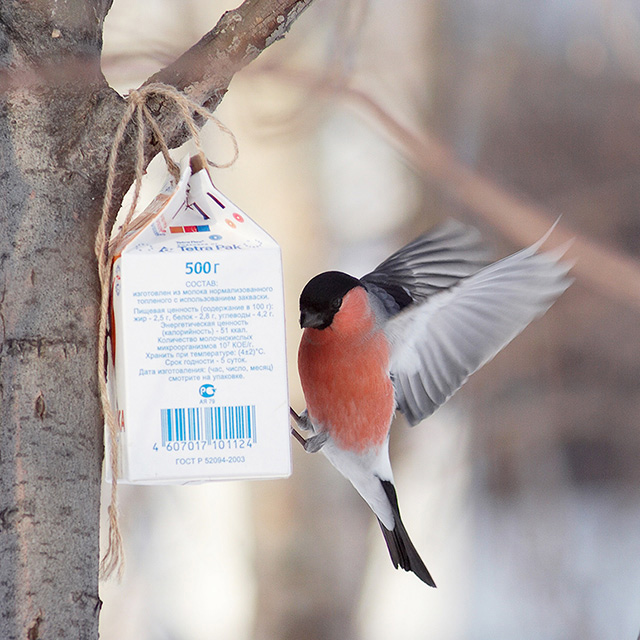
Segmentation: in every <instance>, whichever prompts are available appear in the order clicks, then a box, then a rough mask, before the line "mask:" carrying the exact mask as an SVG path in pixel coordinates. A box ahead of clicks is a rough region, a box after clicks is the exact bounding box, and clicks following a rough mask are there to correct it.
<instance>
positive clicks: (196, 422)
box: [160, 404, 257, 446]
mask: <svg viewBox="0 0 640 640" xmlns="http://www.w3.org/2000/svg"><path fill="white" fill-rule="evenodd" d="M160 425H161V428H162V446H165V445H166V444H168V443H173V442H195V441H205V442H207V443H208V444H211V443H212V442H214V441H217V440H240V439H247V440H252V441H253V442H256V439H257V434H256V407H255V405H252V404H247V405H242V406H237V407H195V408H192V409H189V408H182V409H160Z"/></svg>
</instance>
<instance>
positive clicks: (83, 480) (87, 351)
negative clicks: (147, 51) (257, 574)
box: [0, 2, 110, 640]
mask: <svg viewBox="0 0 640 640" xmlns="http://www.w3.org/2000/svg"><path fill="white" fill-rule="evenodd" d="M25 4H26V3H20V4H17V3H14V4H13V6H10V5H9V3H4V4H3V6H2V9H1V11H2V13H1V18H2V25H1V28H2V36H0V37H2V39H3V40H4V41H5V42H6V43H7V44H6V47H3V49H4V51H5V54H4V57H5V61H4V62H5V67H4V74H3V77H2V80H3V85H4V86H3V93H2V96H1V101H2V102H1V111H0V154H1V158H2V159H1V161H0V162H1V172H0V189H1V192H2V199H1V200H0V224H1V229H2V233H1V235H0V301H1V307H0V332H1V335H2V350H1V352H0V397H1V398H2V405H1V409H0V410H1V420H2V422H1V430H0V555H1V557H2V566H1V569H0V610H1V611H2V616H1V617H0V637H2V638H4V639H6V640H13V639H14V638H16V639H17V638H20V639H24V638H28V639H29V640H35V639H36V638H40V637H47V638H94V637H97V628H98V613H99V610H100V606H99V605H100V600H99V599H98V560H99V547H98V543H99V536H98V531H99V528H98V527H99V520H98V516H99V506H100V474H101V460H102V430H101V417H100V409H99V405H98V402H97V393H96V388H97V385H96V376H95V370H96V364H95V363H96V359H97V353H96V337H95V334H96V321H97V318H96V309H97V301H98V283H97V276H96V268H95V256H94V252H93V244H94V237H95V232H96V227H97V220H98V215H99V210H100V196H101V190H100V187H99V184H100V183H101V181H102V180H104V171H103V168H102V167H104V158H103V164H102V165H101V166H98V168H97V170H96V168H95V167H92V166H91V164H90V158H88V157H85V158H83V157H82V151H83V150H82V149H81V148H80V149H79V148H78V146H77V144H78V142H79V140H78V137H79V136H80V135H81V134H82V133H83V132H84V131H85V130H86V127H87V126H88V124H87V121H88V120H90V118H88V114H89V113H90V111H91V109H92V107H93V106H94V103H95V100H96V99H98V98H99V97H100V96H101V93H104V92H106V94H107V95H108V94H109V93H110V92H109V90H108V88H107V87H106V83H105V81H104V80H103V78H102V76H101V74H100V72H99V56H100V48H101V22H102V20H101V19H96V16H95V14H93V13H92V12H93V10H95V11H98V10H99V9H100V3H94V4H90V3H87V2H75V3H74V2H69V3H67V5H66V9H67V11H68V13H67V14H66V15H61V14H58V15H57V16H55V15H53V10H52V13H51V14H50V15H45V13H44V11H45V9H46V7H44V6H40V7H39V8H37V9H34V8H33V7H32V6H29V7H27V6H25ZM41 12H42V13H41ZM9 65H11V67H12V68H11V70H9ZM100 151H101V152H102V154H103V156H104V152H105V146H104V145H103V147H102V149H100Z"/></svg>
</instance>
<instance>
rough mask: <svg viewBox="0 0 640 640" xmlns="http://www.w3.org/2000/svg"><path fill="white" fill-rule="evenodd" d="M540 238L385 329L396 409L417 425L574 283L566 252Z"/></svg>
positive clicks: (407, 311)
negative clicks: (545, 249) (543, 245)
mask: <svg viewBox="0 0 640 640" xmlns="http://www.w3.org/2000/svg"><path fill="white" fill-rule="evenodd" d="M539 244H540V243H536V244H535V245H533V246H532V247H529V248H527V249H523V250H522V251H519V252H518V253H515V254H513V255H511V256H509V257H507V258H504V259H503V260H500V261H498V262H496V263H494V264H491V265H489V266H488V267H485V268H484V269H482V270H480V271H478V272H477V273H475V274H474V275H472V276H470V277H469V278H467V279H465V280H462V281H460V283H459V284H457V285H456V286H454V287H452V288H450V289H448V290H446V291H443V292H440V293H437V294H435V295H433V296H431V297H430V298H429V299H428V300H426V301H424V302H422V303H421V304H417V305H412V306H410V307H407V308H406V309H405V310H403V311H402V312H401V313H399V314H398V315H396V316H394V317H393V318H391V319H390V320H389V321H388V323H387V325H386V327H385V331H386V333H387V336H388V338H389V340H390V342H391V375H392V377H393V381H394V387H395V390H396V400H397V403H398V407H399V408H400V410H401V411H402V412H403V413H404V414H405V416H406V418H407V420H408V421H409V423H410V424H412V425H414V424H417V423H418V422H420V421H421V420H423V419H424V418H426V417H427V416H429V415H430V414H431V413H433V412H434V411H435V410H436V409H437V408H438V407H439V406H440V405H441V404H443V403H444V402H445V401H446V400H447V398H449V397H450V396H451V395H452V394H453V393H454V392H455V391H456V390H457V389H459V388H460V387H461V386H462V385H463V384H464V382H465V381H466V379H467V378H468V377H469V375H471V374H472V373H473V372H474V371H476V370H477V369H479V368H480V367H481V366H482V365H483V364H485V363H486V362H487V361H489V360H490V359H491V358H493V357H494V356H495V355H496V354H497V353H498V352H499V351H500V350H501V349H502V348H503V347H504V346H505V345H506V344H508V343H509V342H510V341H511V340H513V338H515V337H516V336H517V335H518V334H519V333H520V332H521V331H522V330H523V329H524V328H525V327H526V326H527V325H528V324H529V323H530V322H531V321H532V320H534V319H535V318H537V317H538V316H541V315H542V314H543V313H544V312H545V311H546V310H547V309H548V308H549V307H550V306H551V305H552V304H553V302H554V301H555V299H556V298H557V297H558V296H559V295H560V294H561V293H562V292H563V291H564V290H565V289H566V288H567V287H568V286H569V285H570V283H571V279H570V278H568V277H567V272H568V270H569V268H570V265H568V264H565V263H561V262H559V259H560V257H561V256H562V254H563V253H564V250H562V251H559V252H558V251H556V252H552V253H536V250H537V248H538V247H539Z"/></svg>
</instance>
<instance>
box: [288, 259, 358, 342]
mask: <svg viewBox="0 0 640 640" xmlns="http://www.w3.org/2000/svg"><path fill="white" fill-rule="evenodd" d="M361 286H362V283H361V282H360V280H358V278H354V277H353V276H350V275H348V274H346V273H342V271H325V272H324V273H321V274H319V275H317V276H315V277H314V278H311V280H309V282H307V284H306V285H305V287H304V289H303V290H302V293H301V294H300V326H301V327H302V328H303V329H304V328H307V327H310V328H313V329H326V328H327V327H328V326H330V325H331V322H332V321H333V316H334V315H335V314H336V313H337V311H338V310H339V309H340V305H341V304H342V298H343V297H344V295H345V294H346V293H348V292H349V291H351V289H353V288H354V287H361Z"/></svg>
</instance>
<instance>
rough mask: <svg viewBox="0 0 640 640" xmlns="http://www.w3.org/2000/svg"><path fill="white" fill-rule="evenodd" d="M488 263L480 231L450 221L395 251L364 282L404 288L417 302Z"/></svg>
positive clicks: (366, 276) (364, 278) (363, 279)
mask: <svg viewBox="0 0 640 640" xmlns="http://www.w3.org/2000/svg"><path fill="white" fill-rule="evenodd" d="M487 263H488V252H487V250H486V248H485V247H483V245H482V241H481V237H480V234H479V232H478V231H477V230H476V229H475V228H473V227H469V226H466V225H463V224H461V223H460V222H457V221H455V220H448V221H447V222H445V223H444V224H442V225H440V226H439V227H437V228H436V229H435V230H433V231H430V232H429V233H426V234H424V235H422V236H420V237H419V238H416V239H415V240H414V241H413V242H410V243H409V244H408V245H406V246H405V247H403V248H402V249H400V250H398V251H396V252H395V253H394V254H392V255H391V256H389V258H387V259H386V260H385V261H384V262H382V263H381V264H379V265H378V266H377V267H376V268H375V269H374V270H373V271H372V272H371V273H368V274H367V275H365V276H363V277H362V278H361V280H362V282H364V283H367V284H373V285H378V286H381V287H383V288H385V287H388V286H389V285H394V286H397V287H401V288H402V289H404V290H405V292H406V293H407V294H409V295H410V296H411V298H412V299H413V300H414V301H415V300H423V299H425V298H427V297H428V296H430V295H432V294H434V293H437V292H439V291H442V290H443V289H447V288H449V287H451V286H452V285H454V284H455V283H456V282H458V281H459V280H460V278H465V277H467V276H469V275H471V274H472V273H475V272H477V271H478V270H479V269H481V268H482V267H484V266H485V265H486V264H487Z"/></svg>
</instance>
